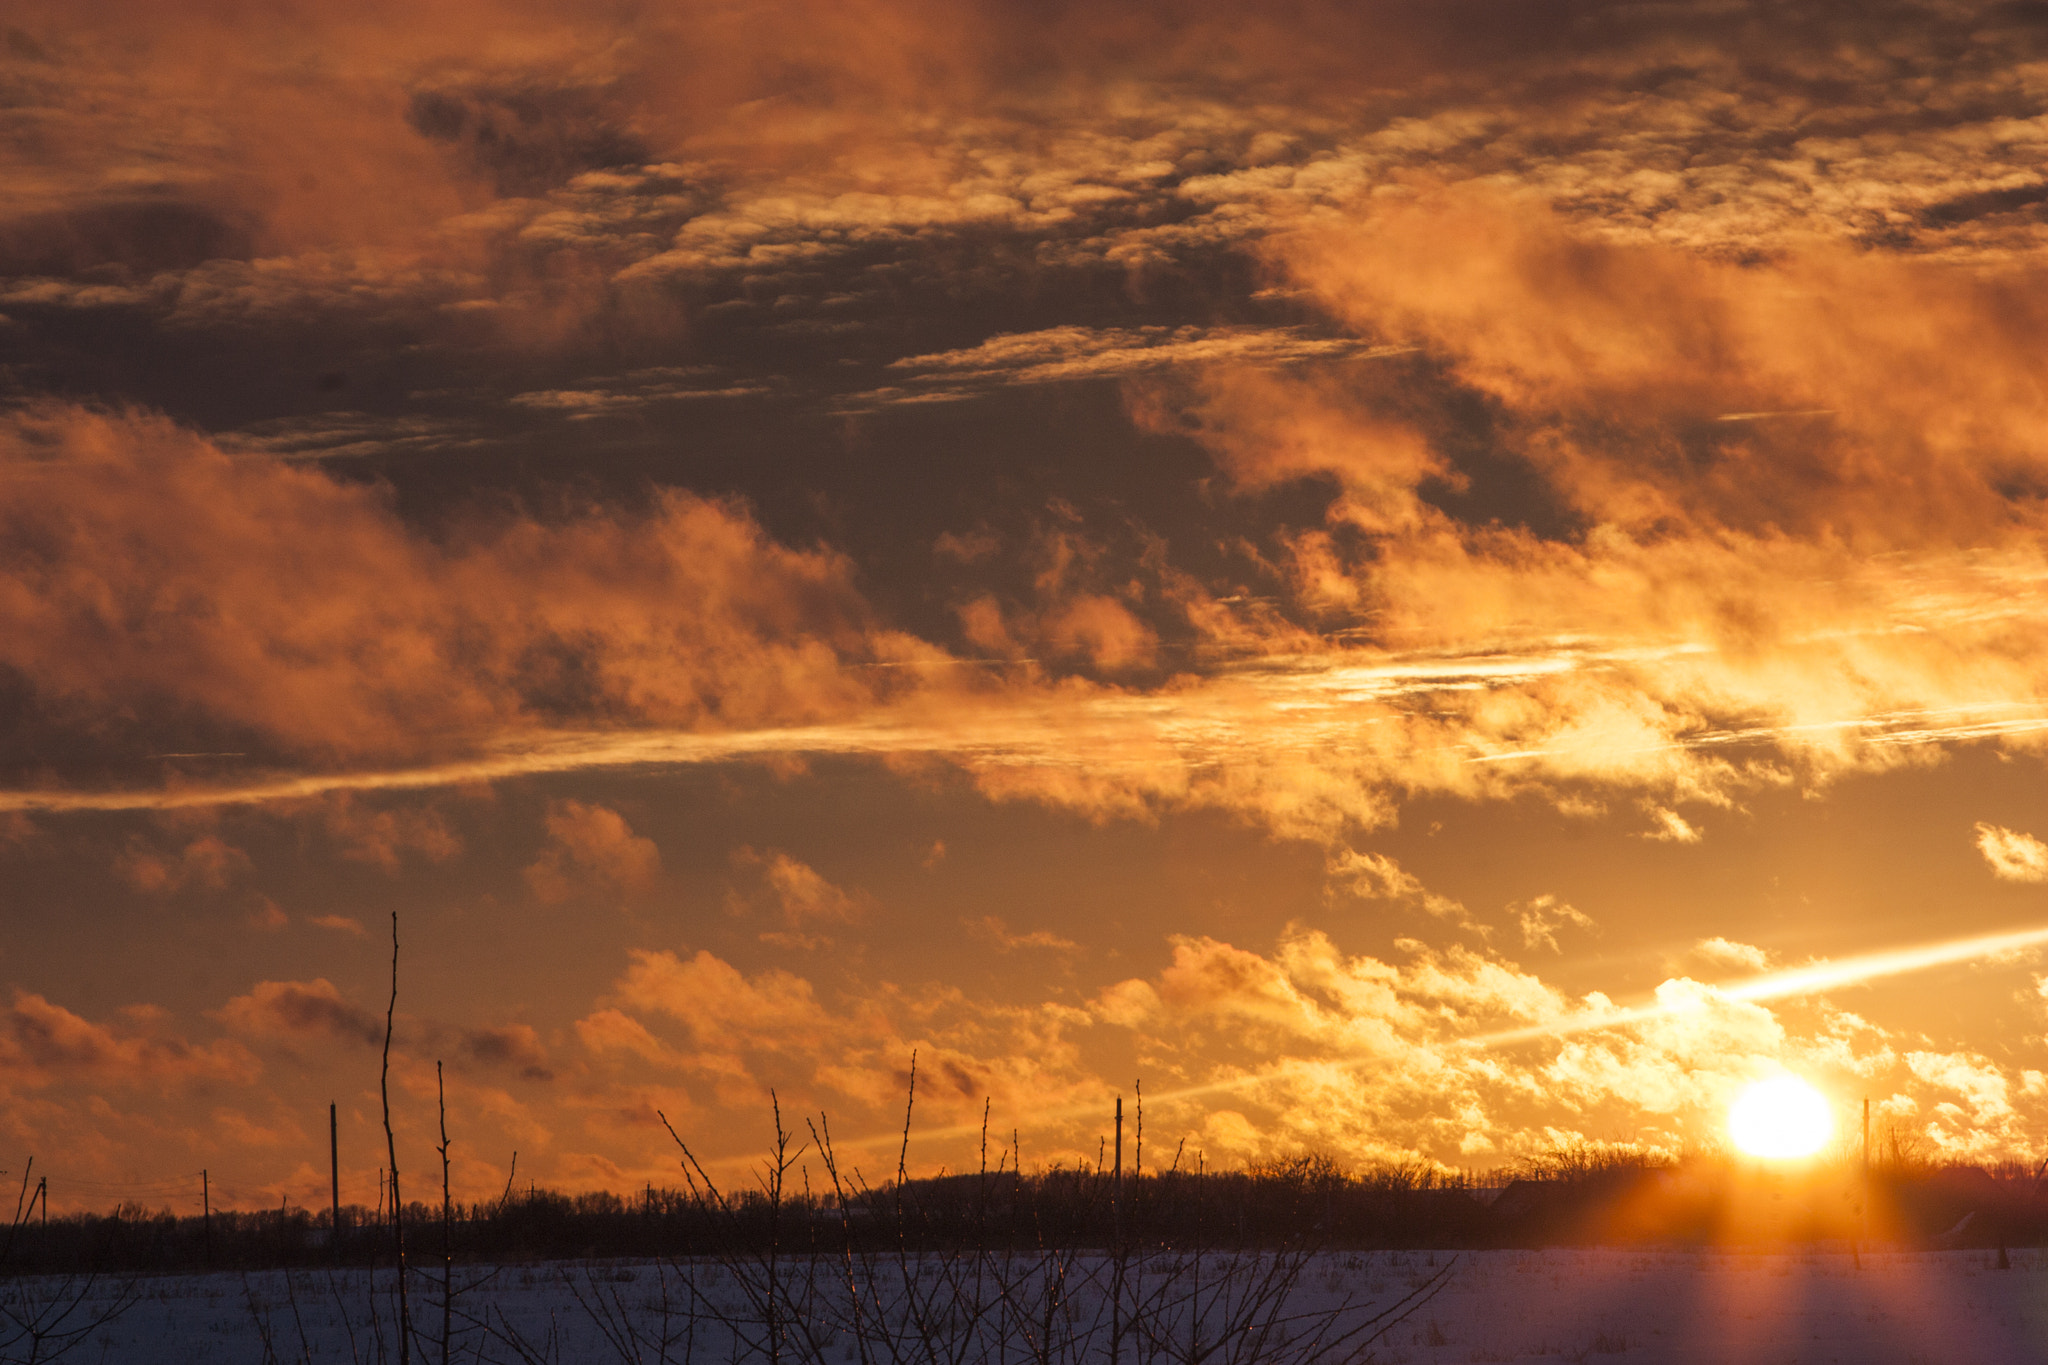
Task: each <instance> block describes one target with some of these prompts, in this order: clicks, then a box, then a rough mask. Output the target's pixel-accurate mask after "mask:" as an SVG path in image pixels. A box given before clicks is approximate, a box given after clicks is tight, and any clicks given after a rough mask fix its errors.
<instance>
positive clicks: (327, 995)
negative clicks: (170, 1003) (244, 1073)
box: [215, 977, 384, 1043]
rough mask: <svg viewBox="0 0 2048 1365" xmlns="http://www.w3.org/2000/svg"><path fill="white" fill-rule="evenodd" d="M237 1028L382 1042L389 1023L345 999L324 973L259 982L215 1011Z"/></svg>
mask: <svg viewBox="0 0 2048 1365" xmlns="http://www.w3.org/2000/svg"><path fill="white" fill-rule="evenodd" d="M215 1017H217V1018H218V1019H220V1021H221V1022H222V1023H224V1024H226V1025H227V1026H228V1027H229V1028H232V1029H234V1030H235V1031H236V1032H238V1033H243V1034H248V1035H250V1036H252V1037H258V1038H332V1039H342V1040H347V1041H350V1042H357V1043H378V1042H381V1041H382V1040H383V1037H384V1022H383V1020H381V1019H378V1018H376V1017H375V1016H373V1015H371V1014H370V1012H369V1011H367V1010H364V1009H361V1008H359V1007H357V1006H355V1005H352V1004H350V1003H349V1002H348V1001H347V1000H345V999H343V998H342V994H341V992H340V991H339V990H338V989H336V988H335V985H334V983H333V982H331V981H329V980H328V979H327V978H325V977H316V978H314V979H313V980H311V981H260V982H258V983H257V984H256V985H255V987H254V988H253V989H251V990H250V991H249V993H248V994H246V995H238V996H236V997H234V998H233V999H232V1000H229V1001H228V1002H227V1003H226V1004H225V1005H222V1006H221V1007H220V1009H219V1010H217V1011H215Z"/></svg>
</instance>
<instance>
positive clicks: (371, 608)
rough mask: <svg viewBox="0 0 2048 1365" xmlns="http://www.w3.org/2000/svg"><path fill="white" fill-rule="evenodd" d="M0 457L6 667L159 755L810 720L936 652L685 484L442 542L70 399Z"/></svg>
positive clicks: (307, 755)
mask: <svg viewBox="0 0 2048 1365" xmlns="http://www.w3.org/2000/svg"><path fill="white" fill-rule="evenodd" d="M0 465H5V466H6V467H7V468H9V469H10V470H12V471H13V473H12V476H11V477H10V478H9V479H8V480H7V481H6V484H5V487H6V488H7V489H9V490H12V491H11V493H4V494H0V530H4V533H5V535H6V538H7V540H8V543H10V544H13V545H17V546H22V547H34V549H33V553H32V554H30V555H29V558H27V559H19V560H17V561H15V562H13V563H11V564H10V565H9V566H7V567H6V568H5V569H4V570H0V623H4V625H5V631H4V639H5V644H4V645H0V664H5V665H6V666H7V667H9V668H11V669H13V670H14V671H15V672H16V673H17V674H18V675H19V676H20V677H21V678H22V679H23V680H24V683H25V685H26V686H27V687H28V688H29V689H30V694H31V695H32V696H33V697H34V699H35V703H34V704H35V707H36V710H37V713H38V715H39V716H40V723H41V724H44V725H48V726H56V727H59V728H60V729H61V728H63V727H65V726H68V725H70V724H72V723H73V722H71V721H69V720H67V719H65V718H66V717H70V716H77V715H81V714H84V713H85V712H88V711H90V712H92V713H94V714H116V713H118V714H121V715H125V716H128V717H132V718H133V719H132V720H130V721H129V722H128V724H129V725H130V726H131V727H142V728H145V729H151V730H154V731H155V733H154V734H152V735H151V736H150V738H151V740H153V741H155V742H153V743H151V744H150V746H149V747H150V748H151V749H152V750H154V749H165V748H171V747H176V748H178V749H181V750H184V749H192V750H199V749H229V750H234V749H244V748H248V747H250V745H249V744H247V743H242V742H228V743H221V742H192V743H180V744H177V745H175V746H172V745H166V744H163V743H162V742H161V738H160V736H161V735H162V734H164V733H166V732H168V733H171V734H177V735H179V737H180V738H181V739H183V738H185V737H186V736H190V735H192V732H193V731H194V729H195V728H196V729H198V730H199V731H200V732H201V733H202V734H203V733H204V732H205V731H206V730H208V729H211V730H212V731H213V732H214V734H215V736H217V737H218V738H219V739H228V738H233V739H236V740H250V741H253V742H254V743H255V744H256V745H257V746H260V747H262V748H264V749H266V750H268V751H269V753H270V754H271V755H273V756H276V757H280V758H282V757H290V758H293V759H296V760H298V761H301V762H309V763H312V764H315V765H319V764H332V763H335V762H337V761H360V760H363V759H366V758H372V757H386V758H389V757H395V756H400V755H404V756H407V757H409V758H421V757H426V756H429V755H433V754H436V753H437V752H440V751H444V750H445V749H446V747H447V746H448V745H449V744H450V742H451V737H452V736H455V735H459V734H473V735H474V734H481V735H490V734H492V733H494V732H503V731H504V730H506V729H507V728H508V727H511V728H523V727H527V726H531V725H532V724H534V723H536V722H542V723H545V722H547V721H549V720H559V719H565V718H568V717H572V716H573V717H579V718H581V719H584V720H587V721H594V720H596V719H598V718H599V717H604V718H606V719H607V720H608V721H610V722H613V723H617V722H634V721H637V722H639V723H643V724H644V723H647V722H650V721H654V722H667V723H677V722H686V723H689V724H692V725H700V724H701V725H704V726H706V727H730V726H745V725H749V724H757V723H759V722H760V721H762V720H767V719H770V718H773V719H775V720H777V721H780V722H791V721H796V722H802V721H812V720H816V719H818V718H821V717H823V716H825V715H827V714H832V713H844V712H846V711H847V710H848V709H849V708H852V707H855V706H858V705H860V704H863V703H869V702H872V700H873V699H874V698H875V697H876V696H877V694H878V693H884V692H886V691H887V689H888V680H887V679H886V678H884V677H882V676H881V675H861V674H856V673H852V672H849V671H847V670H846V669H845V668H843V667H842V665H843V663H845V662H847V661H850V660H874V659H879V658H892V659H893V658H900V657H904V655H903V653H902V647H903V646H909V647H910V650H911V657H915V656H916V655H917V654H919V653H928V652H929V651H925V650H924V648H923V647H922V646H917V645H914V644H913V643H912V642H910V641H908V640H907V639H905V638H903V637H898V636H894V635H890V634H888V633H887V632H876V631H873V630H872V627H871V622H870V621H869V620H868V613H867V611H866V609H865V607H864V606H863V604H862V603H861V602H860V599H859V598H858V596H857V595H856V594H855V593H854V592H853V591H852V589H851V588H850V586H849V585H848V583H847V574H848V567H847V565H846V564H845V563H844V562H843V561H842V560H840V559H838V558H837V557H836V556H833V555H831V554H829V553H827V552H822V551H820V552H799V551H791V550H786V549H784V548H782V547H779V546H777V545H775V544H774V543H773V542H772V541H770V540H768V539H767V538H766V536H765V535H763V533H762V532H761V531H760V529H759V528H758V527H757V526H755V525H754V524H753V522H752V521H751V519H750V518H749V517H748V516H747V515H746V513H745V512H744V510H743V509H741V508H739V507H737V506H735V505H732V504H726V503H718V502H711V501H706V500H703V499H699V498H696V497H693V496H690V495H687V494H682V493H667V494H663V495H660V496H659V497H658V499H657V501H656V506H655V507H654V508H653V509H652V510H650V511H648V512H646V513H644V514H634V515H631V516H624V517H615V516H612V515H608V514H602V513H594V514H591V515H588V516H584V517H579V518H571V519H570V520H568V521H566V522H561V523H557V524H551V525H543V524H541V523H539V522H535V521H530V520H525V519H513V520H510V521H507V522H501V523H499V524H496V525H491V526H478V527H476V528H475V530H474V532H473V533H470V534H465V535H462V536H458V537H456V538H455V539H454V540H453V541H451V542H443V543H432V542H430V541H428V540H427V539H425V538H423V537H421V536H420V535H418V534H417V533H415V532H413V531H412V530H410V529H408V528H407V527H406V526H405V525H404V524H403V523H402V522H401V521H400V520H399V519H398V518H397V517H396V516H395V515H394V514H393V513H392V512H391V511H390V509H389V508H388V507H387V506H386V505H385V503H384V501H383V499H382V498H381V497H380V496H379V495H378V494H377V493H376V492H375V491H373V490H370V489H366V488H363V487H360V486H352V485H348V484H344V483H341V482H337V481H335V480H332V479H330V478H328V477H327V476H326V475H324V474H322V473H321V472H319V471H317V470H311V469H303V468H295V467H291V466H287V465H283V464H279V463H275V462H272V461H268V460H263V459H249V458H243V459H230V458H228V457H227V456H225V455H224V454H222V453H221V452H220V451H219V450H217V449H216V448H215V447H214V446H212V445H211V444H209V443H208V442H207V441H206V440H204V439H203V438H201V437H199V436H197V435H195V434H192V433H190V432H187V431H183V430H180V429H178V428H176V427H174V426H172V425H171V424H169V423H168V422H165V421H163V420H161V419H157V418H150V417H143V416H120V415H110V414H101V413H92V412H87V411H85V410H83V409H78V408H69V407H58V406H42V407H36V408H33V409H30V410H17V411H16V412H14V413H12V414H11V415H9V416H8V417H7V418H6V419H5V420H4V421H0ZM60 507H61V508H62V509H63V511H62V512H61V514H60V513H59V512H58V511H57V510H56V509H58V508H60ZM513 603H516V604H517V607H516V609H515V608H514V607H513V606H512V605H510V604H513ZM139 738H140V737H139V735H138V736H137V739H138V740H139ZM194 738H197V736H194ZM133 747H134V748H136V749H140V748H142V744H141V743H140V742H137V743H135V744H134V746H133Z"/></svg>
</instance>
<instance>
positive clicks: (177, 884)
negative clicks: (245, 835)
mask: <svg viewBox="0 0 2048 1365" xmlns="http://www.w3.org/2000/svg"><path fill="white" fill-rule="evenodd" d="M249 867H250V864H249V855H248V854H246V853H244V852H243V851H242V850H241V849H239V848H236V847H235V846H234V845H233V844H230V843H227V842H226V841H224V840H222V839H221V838H219V837H218V836H216V835H212V834H204V835H201V836H200V837H199V838H197V839H194V840H192V841H191V842H190V843H188V844H186V845H185V847H184V848H183V849H181V850H179V851H178V852H177V853H176V854H173V855H170V856H165V855H163V854H158V853H151V852H148V851H147V850H144V849H141V848H131V849H129V850H128V851H127V852H125V853H123V854H122V855H121V856H120V857H119V858H117V859H115V860H114V873H115V875H116V876H118V877H120V879H121V880H122V881H124V882H126V883H128V885H130V886H132V887H134V888H135V889H136V890H137V891H146V892H152V893H156V894H168V893H170V892H173V891H179V890H182V889H183V888H185V887H187V886H199V887H204V888H205V889H207V890H209V891H218V890H220V889H221V888H223V887H225V886H226V885H227V884H228V883H229V882H230V881H233V880H235V879H236V878H238V877H242V876H245V875H247V873H248V871H249Z"/></svg>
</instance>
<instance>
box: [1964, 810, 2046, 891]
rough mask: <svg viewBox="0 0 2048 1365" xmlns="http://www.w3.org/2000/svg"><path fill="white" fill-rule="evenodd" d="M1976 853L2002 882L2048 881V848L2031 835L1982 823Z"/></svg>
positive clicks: (1978, 833)
mask: <svg viewBox="0 0 2048 1365" xmlns="http://www.w3.org/2000/svg"><path fill="white" fill-rule="evenodd" d="M1977 851H1978V852H1979V853H1981V854H1983V855H1984V861H1985V862H1987V863H1989V864H1991V871H1992V873H1993V875H1995V876H1997V877H1998V878H1999V879H2000V880H2002V881H2008V882H2043V881H2048V844H2043V843H2042V842H2041V841H2040V840H2039V839H2036V838H2035V837H2034V836H2033V835H2031V834H2022V833H2020V832H2019V831H2018V830H2011V829H2005V828H2003V827H2001V826H1998V825H1987V824H1984V823H1982V822H1979V824H1978V825H1977Z"/></svg>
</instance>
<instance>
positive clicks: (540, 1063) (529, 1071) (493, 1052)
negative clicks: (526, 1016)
mask: <svg viewBox="0 0 2048 1365" xmlns="http://www.w3.org/2000/svg"><path fill="white" fill-rule="evenodd" d="M462 1050H463V1052H464V1053H466V1054H467V1055H468V1056H469V1057H470V1058H471V1059H472V1060H473V1061H476V1062H479V1063H482V1064H483V1065H485V1066H506V1067H516V1068H517V1069H518V1071H519V1074H520V1075H521V1076H523V1077H525V1078H526V1079H527V1080H530V1081H549V1080H553V1079H554V1072H552V1071H550V1070H549V1069H548V1065H547V1063H548V1054H547V1049H546V1048H545V1047H544V1046H542V1044H541V1040H540V1034H539V1033H538V1032H537V1031H536V1030H535V1029H534V1028H533V1026H532V1025H530V1024H504V1025H500V1026H498V1027H496V1028H475V1029H467V1030H465V1031H464V1032H463V1035H462Z"/></svg>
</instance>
